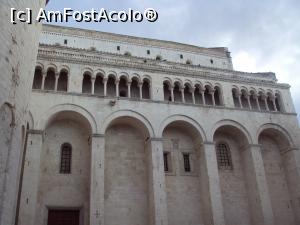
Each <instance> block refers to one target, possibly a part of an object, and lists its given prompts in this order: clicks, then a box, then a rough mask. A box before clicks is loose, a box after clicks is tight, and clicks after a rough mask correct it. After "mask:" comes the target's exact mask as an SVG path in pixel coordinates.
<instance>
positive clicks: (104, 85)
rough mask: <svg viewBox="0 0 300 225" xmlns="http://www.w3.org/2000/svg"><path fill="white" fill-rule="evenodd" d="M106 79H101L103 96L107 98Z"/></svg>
mask: <svg viewBox="0 0 300 225" xmlns="http://www.w3.org/2000/svg"><path fill="white" fill-rule="evenodd" d="M107 80H108V79H107V77H104V78H103V89H104V93H103V94H104V96H107Z"/></svg>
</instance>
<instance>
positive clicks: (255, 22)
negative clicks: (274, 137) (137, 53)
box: [49, 0, 300, 112]
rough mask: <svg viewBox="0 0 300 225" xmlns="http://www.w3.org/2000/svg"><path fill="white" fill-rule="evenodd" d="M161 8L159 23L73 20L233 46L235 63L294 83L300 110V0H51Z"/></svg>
mask: <svg viewBox="0 0 300 225" xmlns="http://www.w3.org/2000/svg"><path fill="white" fill-rule="evenodd" d="M63 6H64V7H66V6H68V7H71V8H84V9H87V8H92V7H94V8H101V7H105V8H107V9H118V10H119V9H127V8H132V9H139V10H143V9H145V8H148V7H152V8H155V9H157V11H158V13H159V20H158V21H157V22H156V23H143V24H138V23H133V24H131V23H126V24H122V23H118V24H109V23H104V24H85V23H79V24H70V25H71V26H76V27H82V28H87V29H94V30H102V31H108V32H114V33H123V34H128V35H134V36H142V37H149V38H156V39H165V40H171V41H176V42H183V43H188V44H193V45H198V46H203V47H216V46H224V47H228V48H229V50H230V51H231V52H232V57H233V63H234V67H235V68H236V69H238V70H242V71H251V72H257V71H261V72H268V71H273V72H275V73H276V75H277V78H278V81H279V82H284V83H289V84H291V85H292V88H291V92H292V96H293V99H294V102H295V105H296V109H297V111H298V112H300V91H299V87H300V74H299V73H300V41H299V40H300V1H299V0H264V1H262V0H252V1H246V0H239V1H237V0H226V1H225V0H223V1H221V0H210V1H204V0H188V1H179V2H176V3H175V2H174V1H173V0H153V1H147V0H123V1H119V0H110V1H106V2H102V1H99V0H85V1H84V2H82V1H79V0H77V1H76V0H73V1H71V2H70V1H55V0H53V1H50V4H49V8H50V7H52V8H54V9H56V8H61V7H63Z"/></svg>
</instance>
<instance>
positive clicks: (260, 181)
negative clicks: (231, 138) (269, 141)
mask: <svg viewBox="0 0 300 225" xmlns="http://www.w3.org/2000/svg"><path fill="white" fill-rule="evenodd" d="M242 156H243V160H244V170H245V176H246V179H245V180H246V184H247V190H248V196H249V202H250V209H251V216H252V221H253V224H256V225H273V224H274V215H273V210H272V205H271V199H270V195H269V190H268V185H267V179H266V175H265V169H264V164H263V159H262V154H261V146H260V145H248V146H245V147H244V149H243V152H242Z"/></svg>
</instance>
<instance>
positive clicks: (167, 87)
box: [163, 81, 172, 102]
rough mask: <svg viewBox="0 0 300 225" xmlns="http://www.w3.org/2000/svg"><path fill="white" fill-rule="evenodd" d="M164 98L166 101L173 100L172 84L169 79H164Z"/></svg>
mask: <svg viewBox="0 0 300 225" xmlns="http://www.w3.org/2000/svg"><path fill="white" fill-rule="evenodd" d="M163 85H164V100H165V101H169V102H171V101H172V97H171V84H170V83H169V82H168V81H164V84H163Z"/></svg>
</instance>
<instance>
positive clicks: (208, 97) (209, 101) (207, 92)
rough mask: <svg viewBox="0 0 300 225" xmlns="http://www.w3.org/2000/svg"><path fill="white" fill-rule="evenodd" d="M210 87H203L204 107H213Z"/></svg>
mask: <svg viewBox="0 0 300 225" xmlns="http://www.w3.org/2000/svg"><path fill="white" fill-rule="evenodd" d="M211 93H212V87H211V86H209V85H206V86H205V91H204V98H205V104H206V105H213V100H212V94H211Z"/></svg>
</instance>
